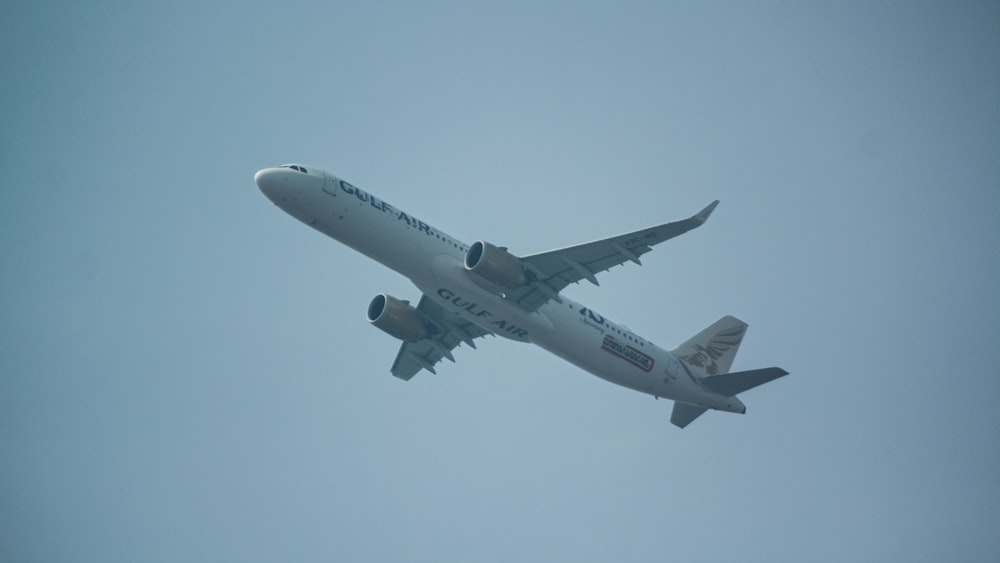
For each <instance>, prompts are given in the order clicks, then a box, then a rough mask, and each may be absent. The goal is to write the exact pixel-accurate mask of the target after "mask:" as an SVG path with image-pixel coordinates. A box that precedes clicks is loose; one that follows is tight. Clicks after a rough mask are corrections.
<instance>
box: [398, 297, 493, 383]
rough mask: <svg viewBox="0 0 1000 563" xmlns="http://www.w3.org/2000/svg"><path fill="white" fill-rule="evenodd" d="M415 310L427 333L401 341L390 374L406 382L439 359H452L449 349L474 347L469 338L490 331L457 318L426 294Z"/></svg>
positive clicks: (477, 336)
mask: <svg viewBox="0 0 1000 563" xmlns="http://www.w3.org/2000/svg"><path fill="white" fill-rule="evenodd" d="M417 312H419V313H420V314H421V315H422V316H423V318H424V321H425V322H426V323H427V324H428V325H429V327H428V328H430V329H431V330H429V331H428V332H429V334H430V336H428V337H427V338H424V339H422V340H418V341H416V342H403V344H402V346H400V347H399V353H397V354H396V361H395V362H393V364H392V370H391V371H392V375H395V376H396V377H398V378H400V379H402V380H404V381H409V380H410V378H412V377H413V376H414V375H416V374H417V373H418V372H419V371H420V370H422V369H426V370H427V371H429V372H431V373H437V372H436V371H434V365H435V364H437V363H438V362H440V361H441V359H442V358H448V359H449V360H450V361H452V362H454V361H455V357H454V356H453V355H452V353H451V351H452V350H454V349H455V348H457V347H458V345H459V344H462V343H463V342H464V343H466V344H468V345H469V346H471V347H472V348H475V347H476V344H475V342H473V339H475V338H479V337H481V336H485V335H487V334H490V333H489V332H487V331H485V330H483V329H481V328H479V327H478V326H476V325H474V324H472V323H470V322H469V321H466V320H464V319H462V318H461V317H459V316H458V315H456V314H454V313H449V312H448V311H446V310H445V309H444V308H443V307H441V306H440V305H438V304H437V303H435V302H433V301H431V300H430V299H428V298H427V296H426V295H425V296H423V297H421V298H420V303H419V304H417Z"/></svg>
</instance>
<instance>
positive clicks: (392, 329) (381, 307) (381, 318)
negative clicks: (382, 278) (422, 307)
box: [368, 293, 427, 342]
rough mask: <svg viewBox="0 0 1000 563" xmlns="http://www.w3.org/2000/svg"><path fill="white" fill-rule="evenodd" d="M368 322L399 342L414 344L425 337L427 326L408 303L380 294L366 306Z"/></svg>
mask: <svg viewBox="0 0 1000 563" xmlns="http://www.w3.org/2000/svg"><path fill="white" fill-rule="evenodd" d="M368 322H370V323H372V324H373V325H375V327H376V328H378V329H379V330H381V331H383V332H385V333H387V334H390V335H392V336H394V337H396V338H398V339H400V340H405V341H407V342H416V341H417V340H420V339H422V338H424V337H426V336H427V326H426V325H425V324H424V320H423V319H422V318H421V317H420V313H418V312H417V309H416V308H415V307H413V306H412V305H410V302H409V301H400V300H399V299H396V298H395V297H393V296H391V295H389V294H387V293H380V294H378V295H376V296H375V298H374V299H372V302H371V303H369V304H368Z"/></svg>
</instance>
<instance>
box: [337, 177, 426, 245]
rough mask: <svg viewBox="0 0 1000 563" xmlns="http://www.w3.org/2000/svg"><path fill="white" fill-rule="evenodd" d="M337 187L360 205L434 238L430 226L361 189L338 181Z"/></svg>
mask: <svg viewBox="0 0 1000 563" xmlns="http://www.w3.org/2000/svg"><path fill="white" fill-rule="evenodd" d="M337 185H339V186H340V191H342V192H344V193H345V194H349V195H353V196H354V197H356V198H358V200H359V201H361V202H362V203H368V204H369V205H371V206H372V207H374V208H375V209H377V210H379V211H381V212H382V213H387V214H389V215H391V216H393V217H395V218H396V220H398V221H403V222H404V223H406V224H407V225H409V226H411V227H414V228H416V229H417V230H419V231H420V232H422V233H424V234H426V235H429V236H434V231H433V229H431V226H430V225H428V224H427V223H424V222H423V221H421V220H419V219H417V218H416V217H410V216H409V215H407V214H406V213H404V212H402V211H398V210H396V209H394V208H393V207H392V206H391V205H389V204H388V203H386V202H384V201H382V200H380V199H379V198H377V197H375V196H373V195H371V194H369V193H368V192H366V191H364V190H362V189H361V188H358V187H355V186H353V185H351V184H350V183H349V182H345V181H343V180H340V179H338V180H337Z"/></svg>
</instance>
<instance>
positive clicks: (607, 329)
mask: <svg viewBox="0 0 1000 563" xmlns="http://www.w3.org/2000/svg"><path fill="white" fill-rule="evenodd" d="M302 170H308V171H306V172H303V171H302ZM255 179H256V181H257V184H258V186H260V188H261V191H263V192H264V194H265V195H266V196H267V197H268V198H269V199H270V200H271V201H272V202H274V203H275V204H276V205H277V206H278V207H280V208H281V209H283V210H284V211H285V212H287V213H288V214H289V215H291V216H293V217H295V218H296V219H298V220H299V221H301V222H303V223H305V224H306V225H309V226H310V227H313V228H314V229H316V230H318V231H319V232H321V233H323V234H325V235H327V236H329V237H331V238H333V239H336V240H337V241H339V242H341V243H343V244H345V245H347V246H349V247H351V248H353V249H354V250H357V251H358V252H360V253H362V254H364V255H366V256H368V257H370V258H372V259H374V260H376V261H378V262H380V263H382V264H384V265H385V266H387V267H389V268H391V269H393V270H395V271H396V272H399V273H400V274H402V275H403V276H405V277H407V278H408V279H410V280H411V281H412V282H413V283H414V284H415V285H416V286H417V288H418V289H419V290H420V291H421V292H422V293H423V294H424V295H425V296H427V297H428V298H429V299H431V300H433V301H434V302H435V303H437V304H438V305H440V306H441V307H444V308H445V309H446V310H448V311H450V312H453V313H455V314H456V315H458V316H460V317H461V318H463V319H465V320H467V321H469V322H471V323H473V324H475V325H477V326H478V327H480V328H482V329H483V330H485V331H488V332H490V333H492V334H495V335H497V336H502V337H504V338H507V339H510V340H516V341H519V342H530V343H533V344H535V345H537V346H540V347H541V348H543V349H545V350H547V351H549V352H551V353H553V354H555V355H557V356H559V357H560V358H563V359H565V360H566V361H568V362H570V363H572V364H574V365H576V366H578V367H580V368H582V369H583V370H585V371H587V372H590V373H591V374H593V375H596V376H597V377H600V378H602V379H605V380H607V381H610V382H612V383H616V384H618V385H621V386H624V387H627V388H629V389H634V390H636V391H640V392H642V393H647V394H649V395H653V396H654V397H657V398H659V397H664V398H668V399H673V400H677V401H682V402H687V403H692V404H697V405H703V406H705V407H707V408H711V409H716V410H722V411H728V412H736V413H742V412H745V410H746V408H745V407H744V405H743V403H742V402H741V401H740V400H739V399H738V398H736V397H735V396H723V395H720V394H718V393H713V392H711V391H709V390H707V389H705V388H704V387H703V386H702V385H700V384H699V383H698V381H697V379H696V377H695V376H693V375H692V374H691V373H690V371H689V370H688V369H687V368H686V366H684V364H683V363H682V362H681V361H680V359H679V358H678V357H677V356H676V355H675V354H673V353H672V352H670V351H668V350H665V349H662V348H660V347H658V346H656V345H654V344H653V343H651V342H649V341H648V340H646V339H644V338H641V337H640V336H638V335H636V334H634V333H632V332H631V331H630V330H628V329H626V328H624V327H622V326H621V325H618V324H615V323H613V322H611V321H610V320H609V319H607V318H606V317H604V316H603V315H601V314H599V313H597V312H595V311H593V310H591V309H590V308H588V307H585V306H583V305H581V304H579V303H577V302H575V301H572V300H570V299H569V298H567V297H566V296H564V295H562V294H559V298H560V299H558V300H555V299H550V300H549V301H547V302H545V303H544V304H542V305H541V306H540V307H539V308H538V309H536V310H535V311H532V312H528V311H526V310H525V309H523V308H522V307H520V306H518V305H517V304H515V303H512V302H510V301H509V300H507V299H505V297H504V295H503V293H502V291H496V290H490V289H488V288H486V287H484V286H483V285H482V283H477V281H476V280H475V279H473V277H472V275H471V274H470V273H469V271H468V270H467V268H466V267H465V256H466V252H467V250H468V248H469V245H467V244H465V243H464V242H462V241H459V240H458V239H456V238H454V237H452V236H450V235H448V234H446V233H444V232H443V231H441V230H439V229H437V228H435V227H433V226H431V225H430V224H429V223H427V222H426V221H424V220H423V218H421V217H418V216H414V215H410V214H408V213H406V212H404V211H403V210H401V209H399V208H397V207H395V206H393V205H391V204H389V203H388V202H386V201H384V200H382V199H381V198H379V197H377V196H374V195H372V194H370V193H368V192H366V191H363V190H361V189H359V188H357V187H355V186H353V185H351V184H350V183H348V182H346V181H344V180H342V179H340V178H337V177H336V176H333V175H331V174H328V173H325V172H322V171H319V170H316V169H313V168H311V167H310V168H308V169H306V168H301V169H296V170H293V169H290V168H288V167H279V168H267V169H264V170H261V171H260V172H258V173H257V176H256V178H255Z"/></svg>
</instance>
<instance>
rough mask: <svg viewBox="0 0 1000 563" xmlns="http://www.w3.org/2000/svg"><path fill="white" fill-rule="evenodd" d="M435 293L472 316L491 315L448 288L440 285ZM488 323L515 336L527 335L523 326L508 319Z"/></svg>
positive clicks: (497, 329) (484, 316)
mask: <svg viewBox="0 0 1000 563" xmlns="http://www.w3.org/2000/svg"><path fill="white" fill-rule="evenodd" d="M437 294H438V297H440V298H441V299H444V300H445V301H448V302H449V303H451V304H452V305H454V306H455V307H456V308H458V309H463V310H465V312H466V313H468V314H470V315H472V316H474V317H483V318H489V317H492V316H493V313H491V312H489V311H487V310H486V309H484V308H482V307H481V306H480V305H479V304H478V303H474V302H472V301H469V300H468V299H465V298H464V297H462V296H461V295H458V294H456V293H455V292H454V291H451V290H450V289H445V288H443V287H442V288H441V289H439V290H437ZM489 325H490V326H491V327H494V328H495V329H496V331H497V332H505V333H507V334H509V335H511V336H513V337H516V338H527V337H528V331H527V330H524V329H523V328H521V327H519V326H517V325H515V324H514V323H513V322H510V321H505V320H503V319H500V320H496V321H490V323H489Z"/></svg>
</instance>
